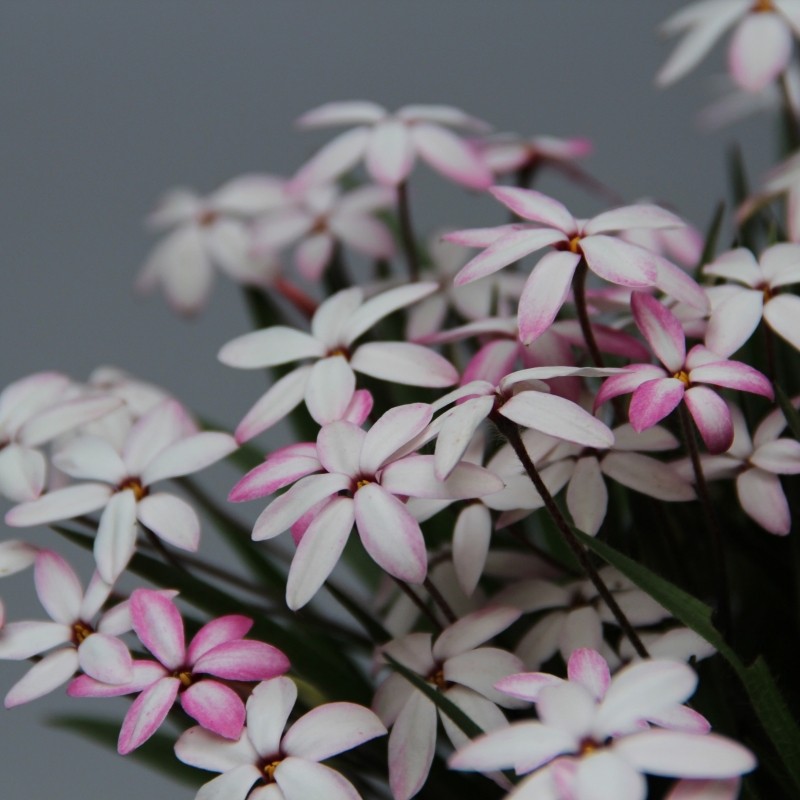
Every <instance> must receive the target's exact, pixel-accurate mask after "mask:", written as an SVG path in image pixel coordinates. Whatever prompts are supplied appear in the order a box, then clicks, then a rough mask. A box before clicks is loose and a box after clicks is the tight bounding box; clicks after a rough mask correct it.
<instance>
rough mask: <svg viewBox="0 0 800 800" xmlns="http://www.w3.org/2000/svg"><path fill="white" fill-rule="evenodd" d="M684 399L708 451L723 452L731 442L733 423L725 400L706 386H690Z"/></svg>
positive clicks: (714, 453) (713, 452)
mask: <svg viewBox="0 0 800 800" xmlns="http://www.w3.org/2000/svg"><path fill="white" fill-rule="evenodd" d="M684 401H685V403H686V407H687V408H688V409H689V413H690V414H691V415H692V419H693V420H694V422H695V425H697V430H698V431H700V436H701V437H702V439H703V442H704V444H705V446H706V448H707V449H708V452H709V453H711V454H712V455H717V454H719V453H724V452H725V451H726V450H727V449H728V448H729V447H730V446H731V444H732V443H733V424H732V422H731V414H730V411H729V410H728V406H727V404H726V402H725V401H724V400H723V399H722V398H721V397H720V396H719V395H718V394H717V393H716V392H715V391H713V390H712V389H709V388H708V387H707V386H692V388H691V389H689V390H688V391H687V392H686V394H685V395H684Z"/></svg>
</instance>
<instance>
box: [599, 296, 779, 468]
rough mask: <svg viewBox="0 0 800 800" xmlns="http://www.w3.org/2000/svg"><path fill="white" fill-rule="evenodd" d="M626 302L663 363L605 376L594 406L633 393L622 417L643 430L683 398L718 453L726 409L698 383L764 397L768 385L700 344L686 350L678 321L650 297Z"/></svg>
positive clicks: (726, 438) (727, 438)
mask: <svg viewBox="0 0 800 800" xmlns="http://www.w3.org/2000/svg"><path fill="white" fill-rule="evenodd" d="M631 305H632V308H633V316H634V319H635V320H636V326H637V327H638V328H639V330H640V331H641V332H642V335H643V336H644V338H645V339H646V340H647V342H648V344H649V345H650V347H651V348H652V350H653V352H654V353H655V354H656V356H657V357H658V359H659V360H660V361H661V363H662V364H663V365H664V366H663V367H658V366H655V365H653V364H632V365H630V366H629V367H628V370H629V372H627V373H626V374H624V375H615V376H612V377H611V378H607V379H606V380H605V382H604V383H603V385H602V387H601V388H600V391H599V392H598V393H597V397H596V399H595V407H597V406H599V405H601V404H602V403H605V402H606V401H607V400H610V399H611V398H613V397H618V396H619V395H622V394H627V393H628V392H633V396H632V397H631V404H630V409H629V412H628V415H629V418H630V422H631V425H632V426H633V428H634V430H636V431H643V430H645V429H647V428H650V427H652V426H653V425H655V424H656V423H657V422H660V421H661V420H662V419H664V417H666V416H667V415H668V414H669V413H670V412H672V411H673V410H674V409H675V408H677V406H678V405H679V404H680V403H681V402H684V403H686V407H687V409H688V411H689V413H690V414H691V416H692V419H694V421H695V424H696V425H697V429H698V430H699V431H700V436H701V437H702V438H703V442H704V443H705V445H706V447H707V448H708V450H709V452H710V453H722V452H724V451H725V450H727V449H728V448H729V447H730V445H731V442H732V441H733V424H732V422H731V415H730V411H729V410H728V405H727V403H726V402H725V401H724V400H723V399H722V397H720V396H719V395H718V394H716V392H714V391H713V390H712V389H710V388H708V386H705V385H703V384H711V385H712V386H721V387H726V388H729V389H739V390H740V391H743V392H753V393H754V394H759V395H761V396H762V397H767V398H769V399H770V400H772V399H773V396H774V395H773V390H772V384H771V383H770V382H769V380H768V379H767V378H766V377H765V376H764V375H762V374H761V373H760V372H758V370H755V369H753V368H752V367H750V366H748V365H747V364H743V363H742V362H740V361H728V360H725V359H722V358H720V357H719V356H718V355H717V354H716V353H713V352H712V351H711V350H709V349H708V348H706V347H703V346H702V345H696V346H695V347H693V348H692V349H691V350H690V351H689V352H688V354H687V352H686V342H685V339H684V334H683V329H682V328H681V324H680V322H679V321H678V319H677V317H676V316H675V315H674V314H673V313H672V312H671V311H669V309H667V308H666V307H665V306H664V305H662V304H661V303H660V302H659V301H658V300H656V299H655V298H654V297H651V296H650V295H648V294H644V293H642V292H635V293H634V294H633V297H632V298H631Z"/></svg>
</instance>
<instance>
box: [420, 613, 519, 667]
mask: <svg viewBox="0 0 800 800" xmlns="http://www.w3.org/2000/svg"><path fill="white" fill-rule="evenodd" d="M521 614H522V612H521V611H520V610H519V609H516V608H511V607H509V606H494V607H491V606H490V607H488V608H484V609H482V610H480V611H475V612H473V613H472V614H469V615H467V616H466V617H462V618H461V619H460V620H458V622H455V623H453V624H452V625H451V626H450V627H449V628H447V629H446V630H444V631H443V632H442V633H441V635H440V636H439V638H438V639H437V640H436V643H435V644H434V646H433V655H434V658H436V659H438V660H445V659H448V658H452V657H453V656H456V655H459V654H460V653H465V652H467V651H468V650H473V649H474V648H476V647H478V646H479V645H482V644H484V643H485V642H488V641H489V640H490V639H493V638H494V637H495V636H497V634H498V633H501V632H502V631H504V630H505V629H506V628H508V626H509V625H511V624H512V623H514V622H516V621H517V620H518V619H519V618H520V616H521ZM498 680H499V678H498Z"/></svg>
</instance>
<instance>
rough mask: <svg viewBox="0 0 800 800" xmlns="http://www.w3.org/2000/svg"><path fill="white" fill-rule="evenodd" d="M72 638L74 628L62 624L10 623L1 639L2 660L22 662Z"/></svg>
mask: <svg viewBox="0 0 800 800" xmlns="http://www.w3.org/2000/svg"><path fill="white" fill-rule="evenodd" d="M71 638H72V626H71V625H64V624H63V623H61V622H8V623H6V625H5V627H4V628H3V635H2V636H1V637H0V658H2V659H10V660H13V661H22V660H23V659H26V658H30V657H31V656H35V655H37V654H38V653H43V652H44V651H45V650H49V649H50V648H51V647H55V646H56V645H59V644H66V643H67V642H69V641H70V639H71Z"/></svg>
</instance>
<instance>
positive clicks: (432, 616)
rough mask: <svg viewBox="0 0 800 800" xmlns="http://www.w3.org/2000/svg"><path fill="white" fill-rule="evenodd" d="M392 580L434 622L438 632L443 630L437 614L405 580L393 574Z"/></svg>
mask: <svg viewBox="0 0 800 800" xmlns="http://www.w3.org/2000/svg"><path fill="white" fill-rule="evenodd" d="M390 577H391V578H392V580H393V581H394V582H395V583H396V584H397V586H398V587H399V588H400V591H401V592H402V593H403V594H404V595H406V597H408V599H409V600H411V602H412V603H413V604H414V605H415V606H416V607H417V608H418V609H419V610H420V611H421V612H422V613H423V614H424V615H425V616H426V617H427V618H428V619H429V620H430V621H431V622H432V623H433V627H434V629H435V630H436V631H437V632H440V631H441V630H442V624H441V622H439V620H438V619H437V618H436V614H434V613H433V611H431V609H430V608H428V606H427V605H425V602H424V600H423V599H422V598H421V597H420V596H419V595H418V594H417V593H416V592H415V591H414V590H413V589H412V588H411V587H410V586H409V585H408V584H407V583H406V582H405V581H401V580H400V579H399V578H395V577H394V576H393V575H392V576H390Z"/></svg>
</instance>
